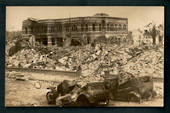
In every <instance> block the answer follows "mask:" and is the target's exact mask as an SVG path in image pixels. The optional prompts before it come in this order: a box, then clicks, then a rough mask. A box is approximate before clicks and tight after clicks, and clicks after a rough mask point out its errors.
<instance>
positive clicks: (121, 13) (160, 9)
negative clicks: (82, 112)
mask: <svg viewBox="0 0 170 113" xmlns="http://www.w3.org/2000/svg"><path fill="white" fill-rule="evenodd" d="M164 38H165V37H164V6H7V7H6V37H5V106H6V107H164Z"/></svg>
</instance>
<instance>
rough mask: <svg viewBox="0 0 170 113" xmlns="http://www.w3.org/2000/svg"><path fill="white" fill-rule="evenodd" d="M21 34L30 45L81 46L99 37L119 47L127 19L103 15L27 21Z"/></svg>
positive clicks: (124, 40)
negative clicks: (117, 44)
mask: <svg viewBox="0 0 170 113" xmlns="http://www.w3.org/2000/svg"><path fill="white" fill-rule="evenodd" d="M22 31H23V38H26V39H29V40H31V42H32V44H33V45H35V44H42V45H48V46H53V45H57V46H68V45H83V44H88V43H91V42H93V41H94V40H97V39H98V38H100V37H104V38H106V39H110V40H111V41H112V43H122V42H126V41H127V39H126V37H127V34H128V19H127V18H118V17H111V16H109V15H107V14H104V13H99V14H95V15H94V16H86V17H74V18H63V19H43V20H36V19H33V18H28V19H27V20H24V21H23V25H22Z"/></svg>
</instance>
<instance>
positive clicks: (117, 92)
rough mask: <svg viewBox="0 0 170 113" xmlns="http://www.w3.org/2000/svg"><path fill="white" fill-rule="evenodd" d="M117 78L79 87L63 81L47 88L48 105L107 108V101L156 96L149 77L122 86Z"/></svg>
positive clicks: (139, 100)
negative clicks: (102, 106) (101, 106)
mask: <svg viewBox="0 0 170 113" xmlns="http://www.w3.org/2000/svg"><path fill="white" fill-rule="evenodd" d="M119 79H120V78H119V77H118V76H114V77H112V78H105V80H104V81H102V82H92V83H87V84H86V85H85V86H83V87H81V86H80V85H78V84H77V82H76V81H68V80H64V81H63V82H61V83H60V84H59V85H58V86H57V87H49V88H47V89H50V91H49V92H47V94H46V98H47V101H48V104H56V106H100V105H104V106H107V105H108V104H109V100H123V101H134V102H139V103H140V102H142V101H143V100H145V99H150V98H153V97H155V96H156V92H155V91H154V90H153V80H152V77H150V76H143V77H132V78H131V79H129V80H127V81H126V82H124V83H123V84H120V83H119Z"/></svg>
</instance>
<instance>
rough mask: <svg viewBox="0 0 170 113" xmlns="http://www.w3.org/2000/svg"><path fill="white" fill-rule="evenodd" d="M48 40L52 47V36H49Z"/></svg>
mask: <svg viewBox="0 0 170 113" xmlns="http://www.w3.org/2000/svg"><path fill="white" fill-rule="evenodd" d="M47 40H48V42H47V44H48V46H51V45H52V36H51V35H48V36H47Z"/></svg>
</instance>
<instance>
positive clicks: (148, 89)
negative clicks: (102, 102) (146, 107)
mask: <svg viewBox="0 0 170 113" xmlns="http://www.w3.org/2000/svg"><path fill="white" fill-rule="evenodd" d="M155 96H156V92H155V91H154V90H153V79H152V77H150V76H143V77H137V78H136V77H133V78H131V79H130V80H128V81H126V82H125V83H123V84H121V85H118V88H117V91H116V92H115V94H114V98H115V100H123V101H133V102H139V103H141V102H142V101H143V100H148V99H151V98H154V97H155Z"/></svg>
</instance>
